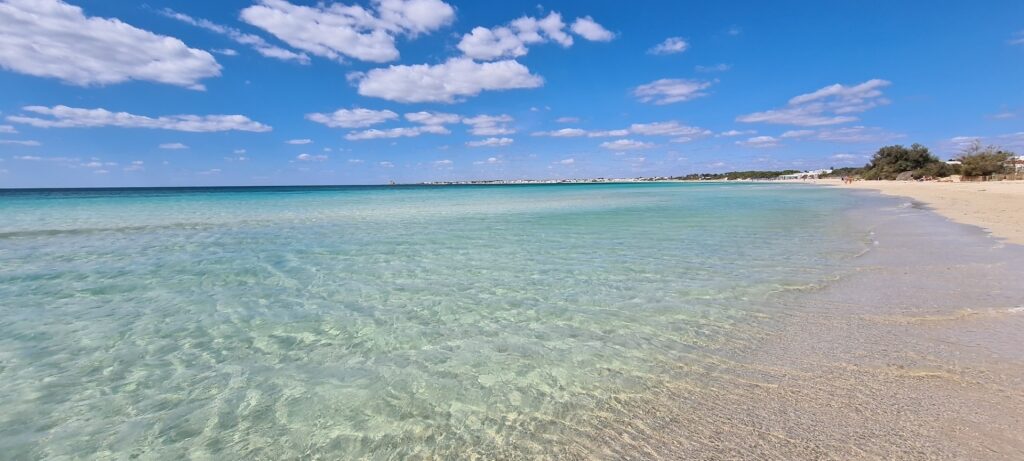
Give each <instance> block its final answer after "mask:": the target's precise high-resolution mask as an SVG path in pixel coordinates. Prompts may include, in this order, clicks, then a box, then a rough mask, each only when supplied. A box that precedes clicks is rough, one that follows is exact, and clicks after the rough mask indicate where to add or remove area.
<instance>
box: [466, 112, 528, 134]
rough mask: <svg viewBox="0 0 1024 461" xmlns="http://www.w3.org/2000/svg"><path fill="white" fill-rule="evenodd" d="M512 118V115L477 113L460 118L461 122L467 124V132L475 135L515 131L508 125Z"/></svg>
mask: <svg viewBox="0 0 1024 461" xmlns="http://www.w3.org/2000/svg"><path fill="white" fill-rule="evenodd" d="M512 120H513V119H512V116H510V115H506V114H501V115H477V116H476V117H469V118H464V119H462V123H465V124H466V125H469V126H470V129H469V132H470V133H473V134H475V135H477V136H498V135H503V134H512V133H515V132H516V130H513V129H512V128H509V126H508V124H509V123H511V122H512Z"/></svg>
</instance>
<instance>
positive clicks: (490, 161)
mask: <svg viewBox="0 0 1024 461" xmlns="http://www.w3.org/2000/svg"><path fill="white" fill-rule="evenodd" d="M499 163H501V158H499V157H487V160H477V161H475V162H473V164H474V165H497V164H499Z"/></svg>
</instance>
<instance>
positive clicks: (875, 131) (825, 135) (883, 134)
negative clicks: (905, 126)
mask: <svg viewBox="0 0 1024 461" xmlns="http://www.w3.org/2000/svg"><path fill="white" fill-rule="evenodd" d="M779 137H780V138H785V139H813V140H818V141H828V142H849V143H858V142H884V141H889V140H893V139H897V138H901V137H903V135H901V134H897V133H890V132H888V131H885V130H883V129H881V128H876V127H865V126H851V127H843V128H834V129H822V130H789V131H786V132H785V133H782V134H781V135H780V136H779Z"/></svg>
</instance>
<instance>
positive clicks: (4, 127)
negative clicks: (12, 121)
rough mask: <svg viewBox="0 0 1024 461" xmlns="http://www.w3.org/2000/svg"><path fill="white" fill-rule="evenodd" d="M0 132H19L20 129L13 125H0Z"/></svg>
mask: <svg viewBox="0 0 1024 461" xmlns="http://www.w3.org/2000/svg"><path fill="white" fill-rule="evenodd" d="M0 133H3V134H18V130H16V129H14V127H13V126H11V125H0Z"/></svg>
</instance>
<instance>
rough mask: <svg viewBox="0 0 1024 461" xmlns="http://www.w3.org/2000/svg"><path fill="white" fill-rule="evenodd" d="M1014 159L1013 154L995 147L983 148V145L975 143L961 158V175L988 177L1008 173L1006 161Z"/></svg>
mask: <svg viewBox="0 0 1024 461" xmlns="http://www.w3.org/2000/svg"><path fill="white" fill-rule="evenodd" d="M1011 158H1013V154H1012V153H1010V152H1005V151H1002V150H999V149H998V148H996V147H995V146H988V147H981V143H980V142H978V141H975V142H974V144H971V146H970V147H968V148H967V149H964V152H963V154H962V155H961V156H960V162H961V166H960V173H961V174H963V175H964V176H988V175H993V174H997V173H1005V172H1006V171H1007V167H1006V161H1007V160H1009V159H1011Z"/></svg>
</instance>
